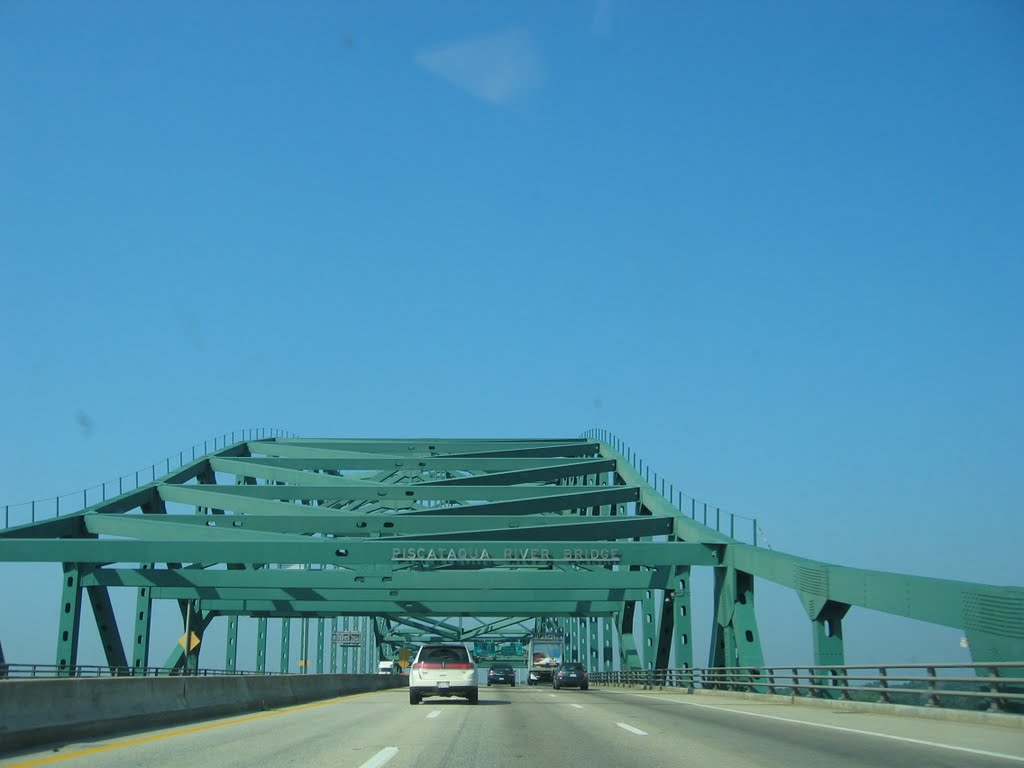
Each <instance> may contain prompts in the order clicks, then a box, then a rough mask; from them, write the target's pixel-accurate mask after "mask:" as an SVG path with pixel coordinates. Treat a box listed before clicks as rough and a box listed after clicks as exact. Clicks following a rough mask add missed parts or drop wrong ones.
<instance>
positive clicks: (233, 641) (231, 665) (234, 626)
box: [224, 616, 238, 672]
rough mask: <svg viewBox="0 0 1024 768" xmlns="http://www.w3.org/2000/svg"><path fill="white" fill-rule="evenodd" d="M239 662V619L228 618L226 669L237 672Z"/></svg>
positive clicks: (225, 651) (235, 617)
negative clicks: (236, 666) (236, 667)
mask: <svg viewBox="0 0 1024 768" xmlns="http://www.w3.org/2000/svg"><path fill="white" fill-rule="evenodd" d="M237 661H238V617H237V616H228V636H227V643H226V648H225V650H224V669H226V670H227V671H228V672H234V671H235V665H236V664H237Z"/></svg>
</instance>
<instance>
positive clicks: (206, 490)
mask: <svg viewBox="0 0 1024 768" xmlns="http://www.w3.org/2000/svg"><path fill="white" fill-rule="evenodd" d="M288 471H289V472H292V471H299V470H288ZM303 474H306V475H307V479H308V480H309V481H315V482H306V483H304V484H302V485H209V486H207V485H161V486H160V494H161V496H162V497H163V498H164V500H165V501H176V502H180V503H182V504H189V505H194V506H199V505H196V504H195V499H196V498H202V499H204V500H205V499H207V498H208V499H209V501H208V502H205V501H204V505H206V504H208V503H214V504H221V503H224V504H227V503H229V502H227V501H225V499H226V498H237V499H262V500H278V501H314V500H315V501H401V502H413V501H432V502H433V501H465V502H471V501H480V502H499V501H524V500H531V499H539V498H545V497H552V498H563V497H564V498H570V499H571V498H575V497H585V496H589V495H594V494H602V493H604V494H611V495H612V496H614V497H616V498H619V497H621V498H622V499H623V501H621V502H619V503H626V501H637V500H639V498H640V493H639V491H638V489H637V487H636V486H564V485H544V486H532V485H531V486H493V485H473V484H472V483H469V484H463V485H457V486H447V485H435V484H432V483H431V484H428V483H417V484H415V485H408V484H406V485H398V484H392V483H388V484H385V483H371V482H369V481H360V482H352V481H349V480H346V479H345V478H342V477H335V476H333V475H322V474H313V473H303ZM486 477H489V476H488V475H478V476H477V477H475V478H467V479H469V480H474V479H485V478H486ZM325 480H328V481H329V482H323V481H325ZM179 492H180V493H179ZM168 493H174V494H175V495H174V496H173V497H169V496H167V494H168ZM200 494H202V495H201V496H200ZM206 494H215V495H214V496H209V497H207V496H206ZM605 503H608V502H605ZM572 506H577V507H583V506H593V505H589V504H586V503H575V504H573V505H572ZM567 508H569V507H568V506H567ZM332 511H333V512H337V510H332ZM672 514H673V516H674V515H678V514H679V513H678V512H673V513H672Z"/></svg>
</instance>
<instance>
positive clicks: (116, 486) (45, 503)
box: [3, 427, 297, 528]
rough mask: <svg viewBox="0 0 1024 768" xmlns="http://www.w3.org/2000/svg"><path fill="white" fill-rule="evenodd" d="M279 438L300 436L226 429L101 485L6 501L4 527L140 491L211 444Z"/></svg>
mask: <svg viewBox="0 0 1024 768" xmlns="http://www.w3.org/2000/svg"><path fill="white" fill-rule="evenodd" d="M276 437H297V435H295V434H293V433H291V432H286V431H284V430H282V429H272V428H270V427H257V428H254V429H241V430H237V431H233V432H225V433H224V434H223V435H217V436H216V437H214V438H213V439H211V440H204V441H203V442H201V443H196V444H195V445H193V446H192V447H191V448H188V449H186V450H184V451H178V453H177V455H175V456H168V457H167V458H165V459H161V460H160V461H155V462H153V463H152V464H150V465H149V466H148V467H143V468H141V469H138V470H136V471H134V472H129V473H128V474H126V475H121V476H120V477H117V478H115V479H113V480H108V481H107V482H105V483H101V484H99V485H93V486H90V487H88V488H83V489H82V490H80V491H74V492H72V493H63V494H60V495H59V496H48V497H47V498H45V499H33V500H32V501H23V502H20V503H18V504H5V505H4V517H3V527H4V528H10V527H11V525H24V524H26V523H34V522H36V521H37V520H47V519H50V518H53V517H60V516H61V514H65V515H68V514H71V513H72V512H81V511H82V510H83V509H87V508H88V507H89V505H90V502H91V503H92V504H99V503H102V502H104V501H107V500H108V499H112V498H116V497H117V496H120V495H121V494H123V493H128V492H129V491H134V490H138V489H139V488H140V487H141V486H142V485H145V484H146V483H152V482H155V481H156V479H157V477H160V476H163V475H168V474H170V473H171V472H172V471H173V470H176V469H180V468H181V467H183V466H185V464H186V463H190V462H193V461H195V460H196V459H198V458H202V457H203V456H205V455H206V454H208V453H211V447H212V450H213V451H216V450H218V449H223V448H227V447H228V446H229V445H234V444H235V442H241V441H247V440H266V439H268V438H276ZM236 438H237V440H236ZM197 451H198V453H197ZM158 467H159V469H158ZM157 472H160V475H157Z"/></svg>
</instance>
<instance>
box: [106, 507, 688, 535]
mask: <svg viewBox="0 0 1024 768" xmlns="http://www.w3.org/2000/svg"><path fill="white" fill-rule="evenodd" d="M468 511H469V510H467V513H466V514H462V515H457V514H451V515H440V516H438V515H428V516H424V517H420V516H419V515H343V516H342V515H338V516H333V517H332V516H325V515H305V514H302V513H301V512H300V509H297V510H296V512H297V513H298V514H295V515H226V516H222V517H217V516H211V515H169V516H164V517H159V518H157V517H154V516H141V515H117V516H114V515H111V516H104V517H103V521H102V522H101V523H97V522H93V521H90V524H89V529H88V530H90V531H92V532H94V533H107V534H111V535H119V536H131V537H132V538H145V537H146V536H147V535H148V531H149V530H151V529H150V526H153V525H154V524H156V525H157V526H160V525H163V526H167V525H173V526H178V527H177V528H173V529H170V530H172V531H177V532H179V533H182V535H181V536H176V537H177V538H189V537H188V536H185V535H183V532H182V531H181V527H182V526H190V527H192V528H200V529H211V528H212V529H217V530H231V531H235V532H237V531H259V532H261V533H264V534H269V535H270V536H275V535H280V534H288V535H302V534H307V533H311V532H315V533H321V534H329V535H332V536H337V537H340V538H347V537H363V538H365V537H380V536H381V535H387V536H404V537H413V538H417V537H423V538H429V537H434V536H437V535H440V534H443V533H444V532H446V531H447V532H450V533H451V534H452V535H453V537H455V538H458V537H459V536H461V535H462V534H464V533H472V534H473V535H477V534H479V533H481V532H484V531H495V532H496V533H495V536H496V537H498V535H499V534H498V533H497V532H498V531H500V532H502V533H501V535H505V532H506V531H508V530H509V529H524V535H527V536H531V537H535V538H536V536H535V534H538V533H539V532H540V531H541V530H542V529H545V528H558V529H566V530H568V529H569V528H570V527H573V526H577V525H579V526H581V528H580V531H581V536H580V537H579V538H586V537H584V536H583V535H582V533H583V532H587V533H591V534H594V533H597V529H596V528H583V527H582V526H584V525H587V524H590V523H592V522H595V521H597V522H601V521H609V520H615V521H626V522H627V525H626V526H625V527H624V528H623V530H627V531H629V532H630V533H629V535H628V536H623V537H622V538H627V537H632V536H638V535H652V536H653V535H657V534H656V533H650V534H641V533H635V531H637V530H642V531H651V530H656V531H658V532H659V533H660V532H664V531H663V530H662V529H663V528H664V527H666V526H671V525H673V522H672V519H671V518H664V517H654V516H644V517H622V518H608V517H601V518H594V517H578V516H573V515H543V516H542V515H535V516H532V517H529V518H528V519H524V518H523V516H522V515H493V516H492V515H488V516H476V515H470V514H468ZM92 517H93V518H95V517H96V516H95V515H93V516H92ZM666 521H667V522H666ZM524 523H525V524H526V525H524ZM153 530H157V531H158V530H166V529H164V528H159V527H158V528H155V529H153ZM153 535H154V537H155V536H157V535H158V534H157V533H154V534H153ZM559 535H562V534H561V532H560V533H559ZM240 538H241V537H240ZM245 538H250V539H254V540H255V538H256V537H245ZM540 538H544V537H543V536H541V537H540ZM551 538H555V537H553V536H552V537H551Z"/></svg>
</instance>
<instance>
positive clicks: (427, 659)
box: [420, 645, 469, 664]
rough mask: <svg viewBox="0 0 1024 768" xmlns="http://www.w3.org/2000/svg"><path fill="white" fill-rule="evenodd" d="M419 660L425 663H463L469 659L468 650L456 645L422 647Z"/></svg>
mask: <svg viewBox="0 0 1024 768" xmlns="http://www.w3.org/2000/svg"><path fill="white" fill-rule="evenodd" d="M420 661H421V662H424V663H426V664H444V663H448V664H453V663H454V664H465V663H467V662H468V661H469V652H468V651H467V650H466V649H465V648H463V647H461V646H458V645H452V646H444V647H441V648H424V649H423V653H422V654H421V655H420Z"/></svg>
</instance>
